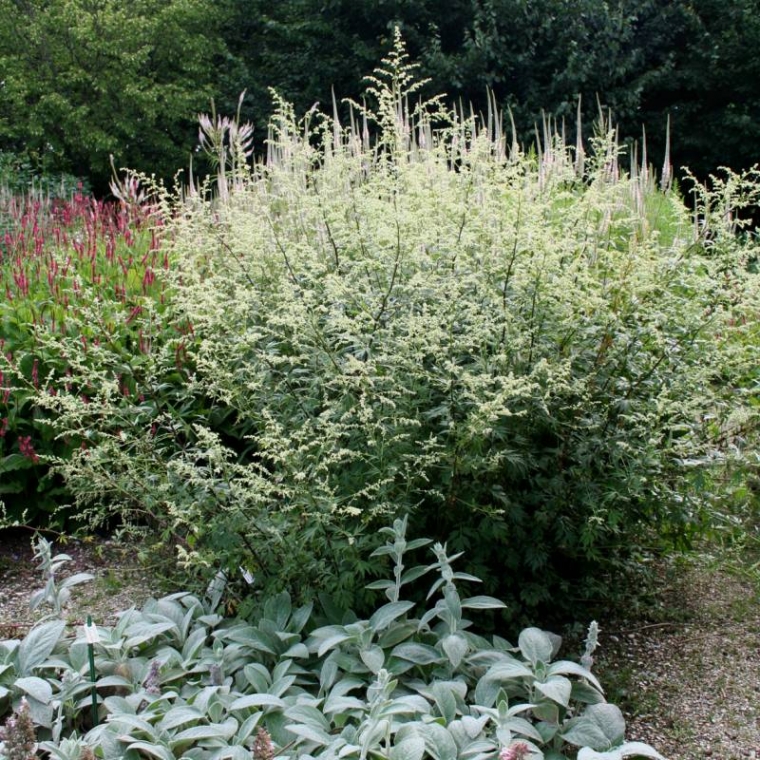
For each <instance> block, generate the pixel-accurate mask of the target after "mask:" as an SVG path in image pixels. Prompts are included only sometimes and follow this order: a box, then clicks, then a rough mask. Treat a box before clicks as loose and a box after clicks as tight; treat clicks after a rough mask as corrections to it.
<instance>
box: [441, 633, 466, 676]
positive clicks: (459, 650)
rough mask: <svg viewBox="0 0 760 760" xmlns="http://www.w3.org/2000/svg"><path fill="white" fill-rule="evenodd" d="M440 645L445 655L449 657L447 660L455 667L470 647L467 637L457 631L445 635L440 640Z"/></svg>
mask: <svg viewBox="0 0 760 760" xmlns="http://www.w3.org/2000/svg"><path fill="white" fill-rule="evenodd" d="M441 646H442V647H443V651H444V652H446V656H447V657H448V658H449V662H450V663H451V664H452V665H453V666H454V667H455V668H458V667H459V663H461V662H462V660H463V659H464V657H465V655H466V654H467V652H468V651H469V649H470V645H469V644H468V643H467V639H465V638H464V636H460V635H459V634H457V633H453V634H451V635H449V636H445V637H444V638H443V639H442V640H441Z"/></svg>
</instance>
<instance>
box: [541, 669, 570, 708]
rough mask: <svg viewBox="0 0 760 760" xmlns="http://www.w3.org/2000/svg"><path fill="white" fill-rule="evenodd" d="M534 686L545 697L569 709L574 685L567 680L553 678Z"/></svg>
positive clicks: (559, 677) (558, 677)
mask: <svg viewBox="0 0 760 760" xmlns="http://www.w3.org/2000/svg"><path fill="white" fill-rule="evenodd" d="M533 686H534V688H535V689H537V690H538V691H540V692H541V693H542V694H543V695H544V696H545V697H547V698H548V699H551V700H552V701H554V702H556V703H557V704H559V705H562V706H563V707H567V706H568V704H569V703H570V693H571V692H572V689H573V685H572V684H571V683H570V681H568V680H567V678H563V677H562V676H552V677H551V678H549V679H548V680H547V681H546V682H544V683H534V684H533Z"/></svg>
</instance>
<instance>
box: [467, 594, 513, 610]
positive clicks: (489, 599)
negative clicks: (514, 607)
mask: <svg viewBox="0 0 760 760" xmlns="http://www.w3.org/2000/svg"><path fill="white" fill-rule="evenodd" d="M506 606H507V605H506V604H504V602H502V601H501V600H499V599H496V598H495V597H493V596H471V597H470V598H469V599H463V600H462V607H464V608H465V609H468V610H501V609H506Z"/></svg>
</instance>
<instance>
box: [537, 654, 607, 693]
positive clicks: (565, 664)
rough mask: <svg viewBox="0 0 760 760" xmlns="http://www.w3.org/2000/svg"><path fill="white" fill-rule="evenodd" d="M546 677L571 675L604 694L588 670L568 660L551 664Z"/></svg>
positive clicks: (595, 678)
mask: <svg viewBox="0 0 760 760" xmlns="http://www.w3.org/2000/svg"><path fill="white" fill-rule="evenodd" d="M546 672H547V675H550V676H554V675H572V676H578V677H579V678H585V679H586V680H587V681H588V682H589V683H591V684H593V685H594V686H595V687H596V688H597V689H598V690H599V691H600V692H602V693H604V690H603V689H602V685H601V684H600V683H599V681H598V679H597V677H596V676H595V675H594V674H593V673H592V672H591V671H589V670H587V669H586V668H584V667H583V666H582V665H579V664H578V663H577V662H570V660H558V661H557V662H553V663H552V664H551V665H550V666H549V668H548V669H547V671H546Z"/></svg>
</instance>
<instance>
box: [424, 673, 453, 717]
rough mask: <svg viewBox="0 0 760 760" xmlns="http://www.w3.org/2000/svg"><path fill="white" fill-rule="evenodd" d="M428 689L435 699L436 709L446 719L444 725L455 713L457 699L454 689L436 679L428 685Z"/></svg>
mask: <svg viewBox="0 0 760 760" xmlns="http://www.w3.org/2000/svg"><path fill="white" fill-rule="evenodd" d="M430 690H431V692H432V694H433V698H434V699H435V704H436V706H437V707H438V711H439V712H440V713H441V716H442V717H443V719H444V720H445V721H446V725H448V724H449V723H451V722H452V721H453V720H454V719H455V718H456V715H457V700H456V697H455V696H454V691H453V689H452V688H451V686H449V685H448V684H446V683H442V682H440V681H436V682H435V683H433V685H432V686H431V687H430Z"/></svg>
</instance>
